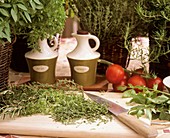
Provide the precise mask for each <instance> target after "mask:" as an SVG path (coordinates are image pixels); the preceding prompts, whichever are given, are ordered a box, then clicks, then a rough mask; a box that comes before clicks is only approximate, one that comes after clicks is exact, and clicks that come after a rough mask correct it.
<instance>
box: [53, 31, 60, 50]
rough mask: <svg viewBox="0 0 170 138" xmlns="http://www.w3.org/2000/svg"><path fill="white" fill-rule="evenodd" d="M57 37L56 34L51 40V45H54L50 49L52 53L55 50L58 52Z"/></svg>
mask: <svg viewBox="0 0 170 138" xmlns="http://www.w3.org/2000/svg"><path fill="white" fill-rule="evenodd" d="M59 36H60V35H59V34H56V35H55V36H54V37H53V39H52V41H53V43H54V46H53V47H51V49H52V50H53V51H57V50H58V44H59Z"/></svg>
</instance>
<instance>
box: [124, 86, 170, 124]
mask: <svg viewBox="0 0 170 138" xmlns="http://www.w3.org/2000/svg"><path fill="white" fill-rule="evenodd" d="M130 87H131V89H129V90H127V91H125V92H124V93H123V98H131V100H130V101H129V102H128V104H130V103H135V106H133V107H132V108H131V109H130V110H129V114H131V115H136V116H137V117H141V116H146V117H147V118H149V119H150V120H154V119H160V120H168V121H170V94H169V93H167V92H164V91H159V90H157V85H155V86H154V87H153V89H151V88H148V87H143V86H137V88H138V89H140V90H142V92H139V93H136V92H135V90H134V89H135V88H136V87H135V86H130Z"/></svg>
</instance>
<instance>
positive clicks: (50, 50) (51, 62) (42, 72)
mask: <svg viewBox="0 0 170 138" xmlns="http://www.w3.org/2000/svg"><path fill="white" fill-rule="evenodd" d="M54 43H55V44H56V45H54V47H49V45H48V43H47V39H44V40H39V47H40V51H38V50H36V49H32V50H31V51H29V52H27V53H26V54H25V58H26V60H27V63H28V68H29V73H30V79H31V81H35V82H40V83H49V84H53V83H55V81H56V79H55V74H56V72H55V68H56V61H57V57H58V51H57V49H56V48H55V47H57V40H56V39H54Z"/></svg>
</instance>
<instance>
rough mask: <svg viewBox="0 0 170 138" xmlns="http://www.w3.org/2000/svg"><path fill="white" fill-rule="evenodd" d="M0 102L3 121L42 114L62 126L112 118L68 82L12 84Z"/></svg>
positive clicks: (104, 106)
mask: <svg viewBox="0 0 170 138" xmlns="http://www.w3.org/2000/svg"><path fill="white" fill-rule="evenodd" d="M0 101H2V102H0V117H2V118H5V117H6V116H9V117H19V116H28V115H33V114H44V115H50V116H51V117H52V118H53V119H54V120H55V121H59V122H62V123H64V124H69V123H74V122H75V121H77V120H79V119H83V120H86V122H95V121H96V120H100V121H101V122H107V121H109V120H110V118H111V114H110V113H109V112H108V110H107V106H106V105H101V104H98V103H96V102H93V101H91V100H89V99H87V98H85V97H84V93H83V90H82V87H80V86H79V85H77V84H76V83H74V82H73V81H70V80H59V81H58V82H57V83H56V84H54V85H48V84H40V83H32V84H22V85H19V86H15V85H14V86H11V87H10V88H9V89H8V90H6V91H3V92H1V93H0Z"/></svg>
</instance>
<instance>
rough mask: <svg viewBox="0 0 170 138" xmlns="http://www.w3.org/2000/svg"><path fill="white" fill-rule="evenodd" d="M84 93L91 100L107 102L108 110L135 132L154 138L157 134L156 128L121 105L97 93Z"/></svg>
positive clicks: (147, 137) (101, 102) (146, 137)
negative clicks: (130, 113) (129, 112)
mask: <svg viewBox="0 0 170 138" xmlns="http://www.w3.org/2000/svg"><path fill="white" fill-rule="evenodd" d="M85 94H86V95H87V96H88V97H89V98H90V99H92V100H93V101H95V102H97V103H100V104H107V105H108V110H109V111H110V112H111V113H112V114H114V115H115V116H116V117H117V118H118V119H119V120H120V121H121V122H122V123H124V124H126V125H127V126H128V127H130V128H131V129H133V130H134V131H135V132H136V133H138V134H140V135H142V136H144V137H145V138H155V137H156V136H157V135H158V132H157V130H156V129H155V128H154V127H152V126H150V125H148V124H146V123H144V122H143V121H141V120H139V119H137V118H136V117H135V116H132V115H129V114H128V109H125V108H123V107H122V106H120V105H118V104H116V103H114V102H112V101H110V100H107V99H105V98H102V97H100V96H98V95H95V94H92V93H89V92H85Z"/></svg>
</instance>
